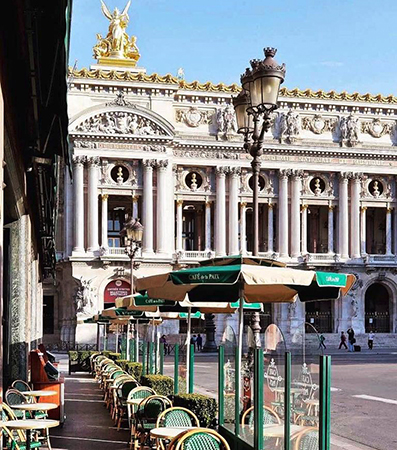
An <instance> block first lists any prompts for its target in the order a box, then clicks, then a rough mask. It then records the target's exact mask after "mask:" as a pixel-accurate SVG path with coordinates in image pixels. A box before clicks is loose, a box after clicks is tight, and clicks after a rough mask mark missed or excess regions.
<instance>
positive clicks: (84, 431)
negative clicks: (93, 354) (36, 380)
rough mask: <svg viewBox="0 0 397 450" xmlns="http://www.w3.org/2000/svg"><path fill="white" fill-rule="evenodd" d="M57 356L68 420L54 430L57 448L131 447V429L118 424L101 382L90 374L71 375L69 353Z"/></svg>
mask: <svg viewBox="0 0 397 450" xmlns="http://www.w3.org/2000/svg"><path fill="white" fill-rule="evenodd" d="M57 359H59V361H60V366H61V367H60V368H61V371H62V372H63V374H64V376H65V413H66V421H65V423H64V425H63V427H59V428H56V429H54V430H51V446H52V448H53V450H87V449H95V450H124V449H125V450H127V449H129V444H128V440H129V430H128V429H127V428H125V429H121V430H120V431H117V429H116V427H114V425H113V422H112V420H111V418H110V414H109V412H108V410H107V409H106V408H105V406H104V403H103V401H102V398H103V395H102V391H101V390H100V389H99V387H98V384H97V382H96V381H95V380H94V379H93V378H92V376H91V375H89V374H82V373H78V374H72V375H67V372H68V360H67V356H66V355H65V356H62V357H61V355H57Z"/></svg>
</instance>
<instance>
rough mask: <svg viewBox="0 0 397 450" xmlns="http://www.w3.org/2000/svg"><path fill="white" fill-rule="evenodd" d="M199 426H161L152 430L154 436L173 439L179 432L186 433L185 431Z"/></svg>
mask: <svg viewBox="0 0 397 450" xmlns="http://www.w3.org/2000/svg"><path fill="white" fill-rule="evenodd" d="M195 428H197V427H160V428H153V430H150V434H151V435H152V437H155V438H160V439H173V438H174V437H175V436H178V434H181V433H184V432H185V431H189V430H194V429H195Z"/></svg>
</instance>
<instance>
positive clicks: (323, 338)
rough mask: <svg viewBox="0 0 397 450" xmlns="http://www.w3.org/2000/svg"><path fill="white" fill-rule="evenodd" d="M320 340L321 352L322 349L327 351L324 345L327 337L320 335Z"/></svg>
mask: <svg viewBox="0 0 397 450" xmlns="http://www.w3.org/2000/svg"><path fill="white" fill-rule="evenodd" d="M318 338H319V340H320V344H319V346H318V349H319V350H320V348H323V349H326V348H327V347H326V346H325V344H324V341H325V336H324V335H323V334H320V336H319V337H318Z"/></svg>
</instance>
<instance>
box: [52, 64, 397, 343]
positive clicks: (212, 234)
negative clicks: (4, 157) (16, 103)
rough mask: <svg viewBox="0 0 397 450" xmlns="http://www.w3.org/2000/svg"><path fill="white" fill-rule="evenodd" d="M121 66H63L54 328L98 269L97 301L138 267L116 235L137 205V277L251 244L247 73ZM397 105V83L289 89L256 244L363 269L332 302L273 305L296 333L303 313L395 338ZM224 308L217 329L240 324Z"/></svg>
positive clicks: (71, 321)
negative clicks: (63, 153) (243, 112)
mask: <svg viewBox="0 0 397 450" xmlns="http://www.w3.org/2000/svg"><path fill="white" fill-rule="evenodd" d="M123 70H124V69H120V68H114V70H111V69H108V70H102V69H100V68H97V67H95V66H93V67H92V68H91V69H90V70H87V69H82V70H74V71H71V72H70V74H69V83H70V91H69V116H70V130H69V132H70V142H71V145H72V147H73V184H72V183H71V182H70V179H69V178H68V177H65V185H64V204H65V208H64V211H63V214H62V217H61V224H62V227H63V232H62V235H63V239H62V242H59V243H58V250H59V255H58V256H59V264H58V275H59V276H58V287H57V288H56V295H57V297H58V299H59V300H58V309H59V311H60V313H59V323H60V324H61V330H62V332H61V335H60V336H57V335H54V336H53V339H55V340H56V339H61V340H69V341H72V340H74V339H75V336H76V335H75V327H76V323H77V324H79V322H81V318H82V317H83V316H82V315H81V314H80V315H79V314H77V315H76V304H75V301H74V299H75V295H76V290H77V288H78V283H79V282H82V281H83V282H88V281H90V283H91V286H92V302H93V303H92V308H91V309H92V310H101V309H102V308H103V307H104V291H105V288H106V286H107V284H108V283H109V282H111V281H114V280H124V281H128V280H129V277H130V274H129V268H130V264H129V260H128V257H127V256H126V255H125V253H124V248H123V243H122V241H121V240H120V236H119V234H118V231H120V227H122V224H123V221H125V218H126V216H127V214H132V215H133V216H134V217H139V218H140V220H141V222H142V224H143V225H144V227H145V231H144V241H143V246H142V253H141V255H140V257H139V259H140V261H141V265H140V268H139V270H138V271H137V276H143V275H148V274H152V273H156V272H161V271H164V270H168V269H170V268H172V267H173V266H174V265H175V264H184V265H188V264H190V263H194V262H196V261H198V260H200V259H205V258H208V257H212V256H214V255H218V256H221V255H227V254H236V253H242V254H249V252H250V247H251V238H252V233H251V227H252V225H251V215H252V206H251V202H252V180H251V167H250V162H251V158H250V156H249V155H248V154H247V153H245V152H244V150H243V148H242V138H241V136H240V135H238V134H237V133H236V126H235V119H234V114H233V110H232V107H231V98H232V95H236V94H237V92H238V87H237V86H236V85H231V86H226V85H224V84H222V83H221V84H218V85H213V84H211V83H206V84H200V83H198V82H194V83H187V82H186V81H185V80H180V79H177V78H175V77H172V76H171V75H167V76H165V77H161V76H159V75H157V74H153V75H146V74H145V73H144V72H142V69H140V71H139V72H136V73H135V72H134V71H133V70H129V71H125V72H123ZM396 119H397V99H396V98H395V97H382V96H370V95H364V96H362V95H359V94H351V95H349V94H346V93H342V94H336V93H334V92H329V93H326V92H322V91H319V92H313V91H310V90H308V91H299V90H293V91H289V90H287V89H285V88H283V89H282V90H281V92H280V97H279V109H278V110H277V111H276V112H275V113H273V116H272V127H271V129H270V130H269V132H268V133H267V134H266V137H265V151H264V155H263V156H262V158H261V161H262V169H261V175H260V185H261V190H260V232H259V236H260V255H262V256H264V257H268V258H274V259H277V260H279V261H283V262H285V263H287V264H288V265H290V266H293V267H296V268H302V269H305V268H316V269H321V270H332V271H341V272H349V273H355V274H356V276H357V282H356V285H355V286H354V288H353V289H352V291H351V293H350V294H349V295H348V296H347V297H346V298H342V299H340V300H338V301H336V302H334V303H333V304H328V303H327V302H325V303H323V304H322V305H320V304H317V303H315V304H312V305H306V309H305V306H304V305H301V304H298V305H297V306H296V307H293V308H288V306H287V305H281V306H280V305H276V306H275V307H274V308H273V309H272V317H273V320H276V321H277V323H278V324H280V326H281V328H282V329H283V331H284V332H286V333H287V334H291V333H293V332H294V329H295V328H296V327H297V326H299V324H302V323H303V322H304V321H305V320H306V321H308V322H309V323H312V324H314V325H315V326H316V327H317V328H318V329H319V330H320V331H323V332H330V333H339V332H340V331H341V330H346V329H347V328H348V327H349V326H351V325H352V326H353V327H354V328H355V330H356V332H357V333H359V334H363V333H365V331H368V330H369V329H371V328H373V329H376V330H377V331H378V332H379V333H385V335H384V338H385V342H386V344H385V345H387V342H389V341H390V343H393V342H395V340H394V338H395V336H396V335H395V333H396V332H397V302H396V298H397V283H396V276H395V274H396V270H397V265H396V262H397V259H396V258H397V208H396V206H397V204H396V201H397V181H396V169H397V157H396V150H395V148H396V147H395V146H396V145H397V126H396V123H397V122H396ZM371 286H372V288H371ZM374 286H375V287H374ZM379 286H380V288H379V289H377V287H379ZM76 317H77V322H76ZM216 320H217V324H218V329H217V331H218V338H219V336H220V334H221V333H222V330H223V328H224V326H225V324H230V323H232V324H234V319H233V318H230V317H226V318H225V317H219V318H217V319H216ZM233 326H234V325H233ZM78 329H79V330H80V331H78V333H77V336H78V340H80V342H86V341H88V340H93V339H94V333H93V331H92V327H90V326H83V325H78ZM168 332H169V330H168ZM175 332H176V333H177V330H175ZM389 335H390V338H387V336H389ZM382 336H383V334H382ZM47 337H48V338H49V336H47ZM388 339H389V341H388Z"/></svg>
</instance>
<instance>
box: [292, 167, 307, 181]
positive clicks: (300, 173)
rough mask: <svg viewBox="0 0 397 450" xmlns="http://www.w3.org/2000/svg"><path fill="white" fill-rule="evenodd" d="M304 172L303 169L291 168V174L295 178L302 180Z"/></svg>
mask: <svg viewBox="0 0 397 450" xmlns="http://www.w3.org/2000/svg"><path fill="white" fill-rule="evenodd" d="M304 174H305V173H304V171H303V170H302V169H292V170H291V175H292V178H293V179H294V180H300V179H301V178H302V177H303V175H304Z"/></svg>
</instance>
